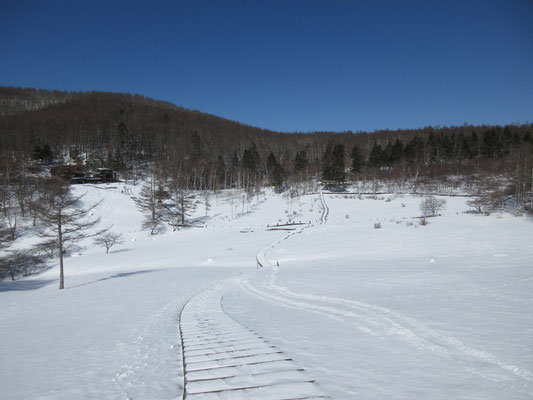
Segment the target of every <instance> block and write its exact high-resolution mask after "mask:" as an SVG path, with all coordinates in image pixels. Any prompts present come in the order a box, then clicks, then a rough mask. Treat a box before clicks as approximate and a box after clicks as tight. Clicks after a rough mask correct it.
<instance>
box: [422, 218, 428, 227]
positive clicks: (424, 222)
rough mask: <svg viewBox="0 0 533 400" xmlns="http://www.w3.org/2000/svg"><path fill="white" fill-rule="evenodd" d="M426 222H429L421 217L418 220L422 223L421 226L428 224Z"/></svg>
mask: <svg viewBox="0 0 533 400" xmlns="http://www.w3.org/2000/svg"><path fill="white" fill-rule="evenodd" d="M428 224H429V222H428V221H427V220H426V219H425V218H422V219H421V220H420V225H422V226H426V225H428Z"/></svg>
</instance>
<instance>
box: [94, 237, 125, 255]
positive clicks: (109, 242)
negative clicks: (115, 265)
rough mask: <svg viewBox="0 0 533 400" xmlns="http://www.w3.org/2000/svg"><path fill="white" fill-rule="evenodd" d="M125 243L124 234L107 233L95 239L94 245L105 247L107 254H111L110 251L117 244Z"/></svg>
mask: <svg viewBox="0 0 533 400" xmlns="http://www.w3.org/2000/svg"><path fill="white" fill-rule="evenodd" d="M121 243H124V239H123V238H122V234H120V233H115V232H105V233H104V234H103V235H101V236H98V237H97V238H96V239H94V244H96V245H98V246H103V247H105V252H106V253H109V249H110V248H111V247H113V246H114V245H116V244H121Z"/></svg>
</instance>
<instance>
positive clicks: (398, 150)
mask: <svg viewBox="0 0 533 400" xmlns="http://www.w3.org/2000/svg"><path fill="white" fill-rule="evenodd" d="M403 152H404V146H403V142H402V141H401V140H400V139H396V141H395V142H394V145H393V146H392V151H391V154H390V156H389V161H390V162H391V163H393V164H394V163H397V162H399V161H400V160H401V159H402V158H403Z"/></svg>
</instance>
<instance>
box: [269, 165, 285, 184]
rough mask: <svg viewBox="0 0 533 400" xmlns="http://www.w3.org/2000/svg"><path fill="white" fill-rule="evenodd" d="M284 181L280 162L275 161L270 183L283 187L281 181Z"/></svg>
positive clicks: (283, 172) (283, 171)
mask: <svg viewBox="0 0 533 400" xmlns="http://www.w3.org/2000/svg"><path fill="white" fill-rule="evenodd" d="M284 181H285V169H284V168H283V166H282V165H281V164H278V163H276V166H275V167H274V171H273V173H272V184H273V185H274V187H276V188H281V187H283V183H284Z"/></svg>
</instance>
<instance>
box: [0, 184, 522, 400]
mask: <svg viewBox="0 0 533 400" xmlns="http://www.w3.org/2000/svg"><path fill="white" fill-rule="evenodd" d="M74 190H77V191H87V195H86V197H85V200H86V201H87V202H89V203H90V202H94V201H96V200H98V199H103V201H102V203H101V204H100V205H99V207H98V208H97V209H96V213H97V214H98V215H100V216H101V217H102V224H103V225H110V224H113V228H112V229H113V231H116V232H122V234H123V235H124V239H125V242H124V243H123V244H122V245H120V246H117V247H113V248H112V249H111V251H110V253H109V254H105V250H104V249H103V248H101V247H95V246H94V245H92V244H91V242H87V243H86V244H85V245H84V246H82V247H81V248H80V249H79V250H77V251H75V252H73V254H72V255H71V256H70V257H68V258H67V259H66V265H65V275H66V289H65V290H62V291H59V290H57V286H58V279H57V278H58V271H57V267H54V268H52V269H50V270H49V271H47V272H45V273H42V274H40V275H37V276H33V277H30V278H25V279H20V280H18V281H15V282H10V281H2V282H0V304H1V305H2V307H0V337H1V338H2V344H1V347H0V360H1V368H0V387H1V392H2V394H1V396H0V397H1V398H6V399H27V398H35V399H78V398H86V399H102V398H106V399H128V398H131V399H175V398H181V395H182V390H183V363H182V358H181V355H182V349H181V344H182V343H181V337H180V331H179V329H178V321H179V317H180V312H181V310H182V309H183V307H184V306H185V309H184V321H185V324H184V326H183V327H182V328H183V330H185V333H184V337H185V338H186V340H189V338H198V337H201V338H203V337H206V338H207V336H205V335H207V333H205V332H206V331H205V329H208V332H209V335H211V336H210V337H213V336H212V335H216V336H217V337H218V335H219V333H216V334H215V333H213V332H212V331H209V329H211V328H209V327H208V326H211V325H209V323H207V322H206V321H207V320H208V319H209V318H212V319H213V320H214V321H215V322H216V324H218V325H217V326H221V328H220V329H226V330H228V332H230V333H228V334H232V335H237V336H234V337H237V338H239V337H242V338H243V340H244V338H245V337H247V336H238V335H241V334H242V335H244V333H236V332H240V331H239V330H240V329H241V328H238V327H237V325H239V323H240V324H241V325H239V326H243V327H244V328H246V329H250V330H251V332H252V334H253V335H260V336H261V337H262V338H264V339H265V340H266V341H268V343H267V344H261V345H257V346H256V347H257V348H259V347H261V346H263V347H265V346H266V347H265V348H272V349H275V351H272V352H271V353H272V354H283V356H280V357H282V358H283V359H285V358H291V359H292V360H291V366H290V367H289V366H284V367H283V368H295V369H297V370H298V374H296V372H290V373H289V372H287V374H289V375H290V374H296V375H298V377H296V376H295V377H294V379H295V380H294V382H296V379H300V381H301V382H304V381H305V382H307V381H308V380H316V387H313V388H312V390H315V392H313V393H316V394H317V395H321V394H326V395H329V396H331V397H332V398H337V399H352V398H353V399H376V398H389V399H390V398H393V399H406V398H409V399H411V398H420V399H427V398H433V399H434V398H437V399H438V398H443V399H444V398H446V399H449V398H453V399H503V398H505V399H527V398H531V397H533V339H532V338H533V307H532V306H533V242H532V241H531V237H532V233H533V220H532V219H531V218H530V217H527V216H521V217H515V216H511V215H508V214H502V215H491V216H488V217H487V216H477V215H472V214H464V213H463V211H466V210H467V209H468V207H467V206H466V205H465V199H464V198H461V197H453V198H446V200H447V204H446V208H445V210H444V211H443V212H442V215H441V216H439V217H436V218H430V219H428V222H429V224H428V225H426V226H421V225H419V219H417V218H413V217H417V216H419V215H420V211H419V209H418V206H419V203H420V198H419V197H415V196H403V197H394V196H382V197H380V198H379V199H370V198H362V199H359V198H357V197H356V196H346V195H339V194H325V195H324V196H320V195H319V194H313V195H306V196H302V197H301V198H300V199H295V200H293V201H292V202H291V203H290V204H289V203H287V200H286V199H285V198H283V197H282V196H280V195H275V194H273V193H271V192H267V193H266V194H261V195H259V196H256V197H254V198H253V199H252V201H251V202H249V203H247V202H242V198H241V197H235V199H234V200H233V201H229V200H228V198H227V193H221V194H219V195H217V198H216V199H215V198H214V197H212V198H211V208H210V209H209V210H208V212H207V216H205V210H204V207H203V205H202V204H199V205H198V209H197V210H196V213H195V215H194V216H193V218H194V219H195V221H196V222H197V225H198V227H196V228H188V229H184V230H181V231H176V232H172V230H167V232H166V233H164V234H162V235H157V236H150V235H149V234H148V233H147V232H144V231H141V229H140V227H141V222H142V218H143V217H142V215H141V214H140V212H139V211H138V210H137V209H136V207H135V204H134V202H133V200H132V198H131V196H130V195H129V194H127V191H125V190H124V185H123V184H116V185H108V186H99V187H83V188H82V187H75V189H74ZM199 201H200V202H201V201H202V200H201V199H200V198H199ZM288 216H290V217H291V218H292V219H293V220H295V221H302V222H305V223H306V224H305V225H298V226H296V227H295V228H296V229H295V230H291V231H285V230H280V229H283V227H280V228H278V229H274V230H271V229H269V228H268V225H270V227H272V225H275V224H277V223H278V224H282V223H284V222H286V221H287V218H288ZM309 222H310V223H311V224H309ZM375 223H380V224H381V228H380V229H375V228H374V224H375ZM256 257H257V259H258V260H259V261H260V262H261V263H262V264H263V268H260V269H259V270H257V267H256ZM206 289H209V290H206ZM196 294H199V295H198V296H196V297H194V296H195V295H196ZM191 298H193V299H192V300H191ZM204 314H205V315H204ZM230 320H231V321H230ZM232 321H233V322H232ZM193 328H194V330H191V329H193ZM220 334H222V332H221V333H220ZM246 335H248V334H246ZM202 340H203V339H202ZM207 340H208V339H205V341H206V342H207ZM209 340H212V339H209ZM200 342H201V340H200ZM196 343H199V342H198V339H196ZM254 346H255V345H254ZM254 348H255V347H254ZM261 348H262V347H261ZM210 351H212V352H213V353H218V352H217V351H215V350H210ZM224 351H225V352H226V353H227V352H228V351H229V352H235V351H236V350H227V349H226V350H224ZM261 351H263V352H264V351H265V350H264V349H263V350H261ZM279 352H282V353H279ZM269 353H270V352H269ZM193 354H199V353H198V352H197V353H193ZM204 354H207V353H204ZM239 354H240V353H239ZM194 356H195V355H193V356H192V357H194ZM248 356H249V355H244V356H243V355H240V356H239V357H248ZM259 356H260V357H263V358H264V357H267V359H266V361H267V362H270V359H269V358H268V357H274V356H271V355H268V356H265V355H259ZM210 357H211V356H210ZM213 357H214V356H213ZM217 357H220V356H217ZM254 357H258V356H257V355H256V356H254ZM276 357H277V355H276ZM225 358H228V357H225ZM207 361H209V360H205V359H201V362H203V363H205V362H207ZM273 361H275V360H273ZM191 362H192V361H191ZM209 362H211V361H209ZM275 362H276V363H278V362H280V361H275ZM292 364H294V367H292ZM224 368H226V369H227V368H228V367H227V366H226V367H224ZM232 368H233V367H232ZM254 368H255V367H254ZM301 369H304V370H305V371H303V372H302V373H301V374H300V370H301ZM224 371H226V370H224ZM291 371H292V370H291ZM221 372H223V371H222V370H221ZM241 372H242V371H241ZM225 373H230V372H229V371H228V372H225ZM234 373H235V372H234V371H231V374H234ZM243 374H244V375H246V374H249V376H248V377H246V376H244V377H242V376H241V377H239V378H231V379H225V380H222V381H223V382H220V381H217V382H216V384H213V382H211V381H210V382H211V383H210V385H207V383H202V382H203V381H200V382H198V383H196V384H195V385H196V386H195V389H193V388H192V386H194V385H191V388H190V390H189V393H193V392H194V390H196V391H198V392H200V391H206V390H209V389H208V388H215V389H211V390H215V391H216V390H218V389H217V388H219V387H220V384H222V383H223V384H224V385H226V386H231V385H237V386H238V385H239V384H241V386H242V385H244V383H246V384H247V385H248V386H254V384H253V382H265V379H266V378H265V375H267V374H273V372H270V371H267V370H262V372H261V373H258V374H257V375H254V374H253V373H252V372H246V371H245V372H244V373H243ZM243 374H241V375H243ZM302 374H303V375H302ZM289 375H286V376H284V377H283V379H281V378H280V377H276V378H274V375H272V377H273V378H272V379H274V380H270V381H269V382H274V384H273V386H272V387H274V386H275V387H276V390H277V391H275V392H274V391H273V392H268V393H267V392H262V393H263V394H262V395H261V394H259V395H257V394H256V398H265V399H266V398H291V396H292V397H297V396H298V395H299V393H300V391H299V390H304V389H305V390H308V389H309V388H303V387H301V388H300V387H297V384H296V383H294V382H293V381H291V379H290V377H289ZM300 375H302V376H300ZM258 376H260V377H261V378H260V379H259V378H257V379H256V377H258ZM269 376H270V375H269ZM304 376H305V377H304ZM189 379H190V378H189ZM202 379H205V378H202ZM209 379H210V378H209ZM258 379H259V380H258ZM280 379H281V380H280ZM302 380H303V381H302ZM300 381H298V382H300ZM239 382H240V383H239ZM289 383H290V384H289ZM301 384H302V385H303V383H301ZM216 385H219V386H216ZM224 385H223V386H221V387H226V386H224ZM276 385H277V386H276ZM313 385H315V384H313ZM280 390H281V392H280ZM309 390H311V389H309ZM283 391H285V394H283V393H282V392H283ZM280 393H281V395H280ZM302 393H303V392H302ZM253 394H254V392H253V390H251V391H248V392H246V391H245V392H242V391H225V392H215V393H212V394H210V395H207V396H208V397H205V398H224V399H240V398H252V397H253ZM209 396H210V397H209ZM269 396H270V397H269ZM275 396H278V397H275ZM190 397H191V398H204V397H202V395H197V396H194V395H191V396H190Z"/></svg>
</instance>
